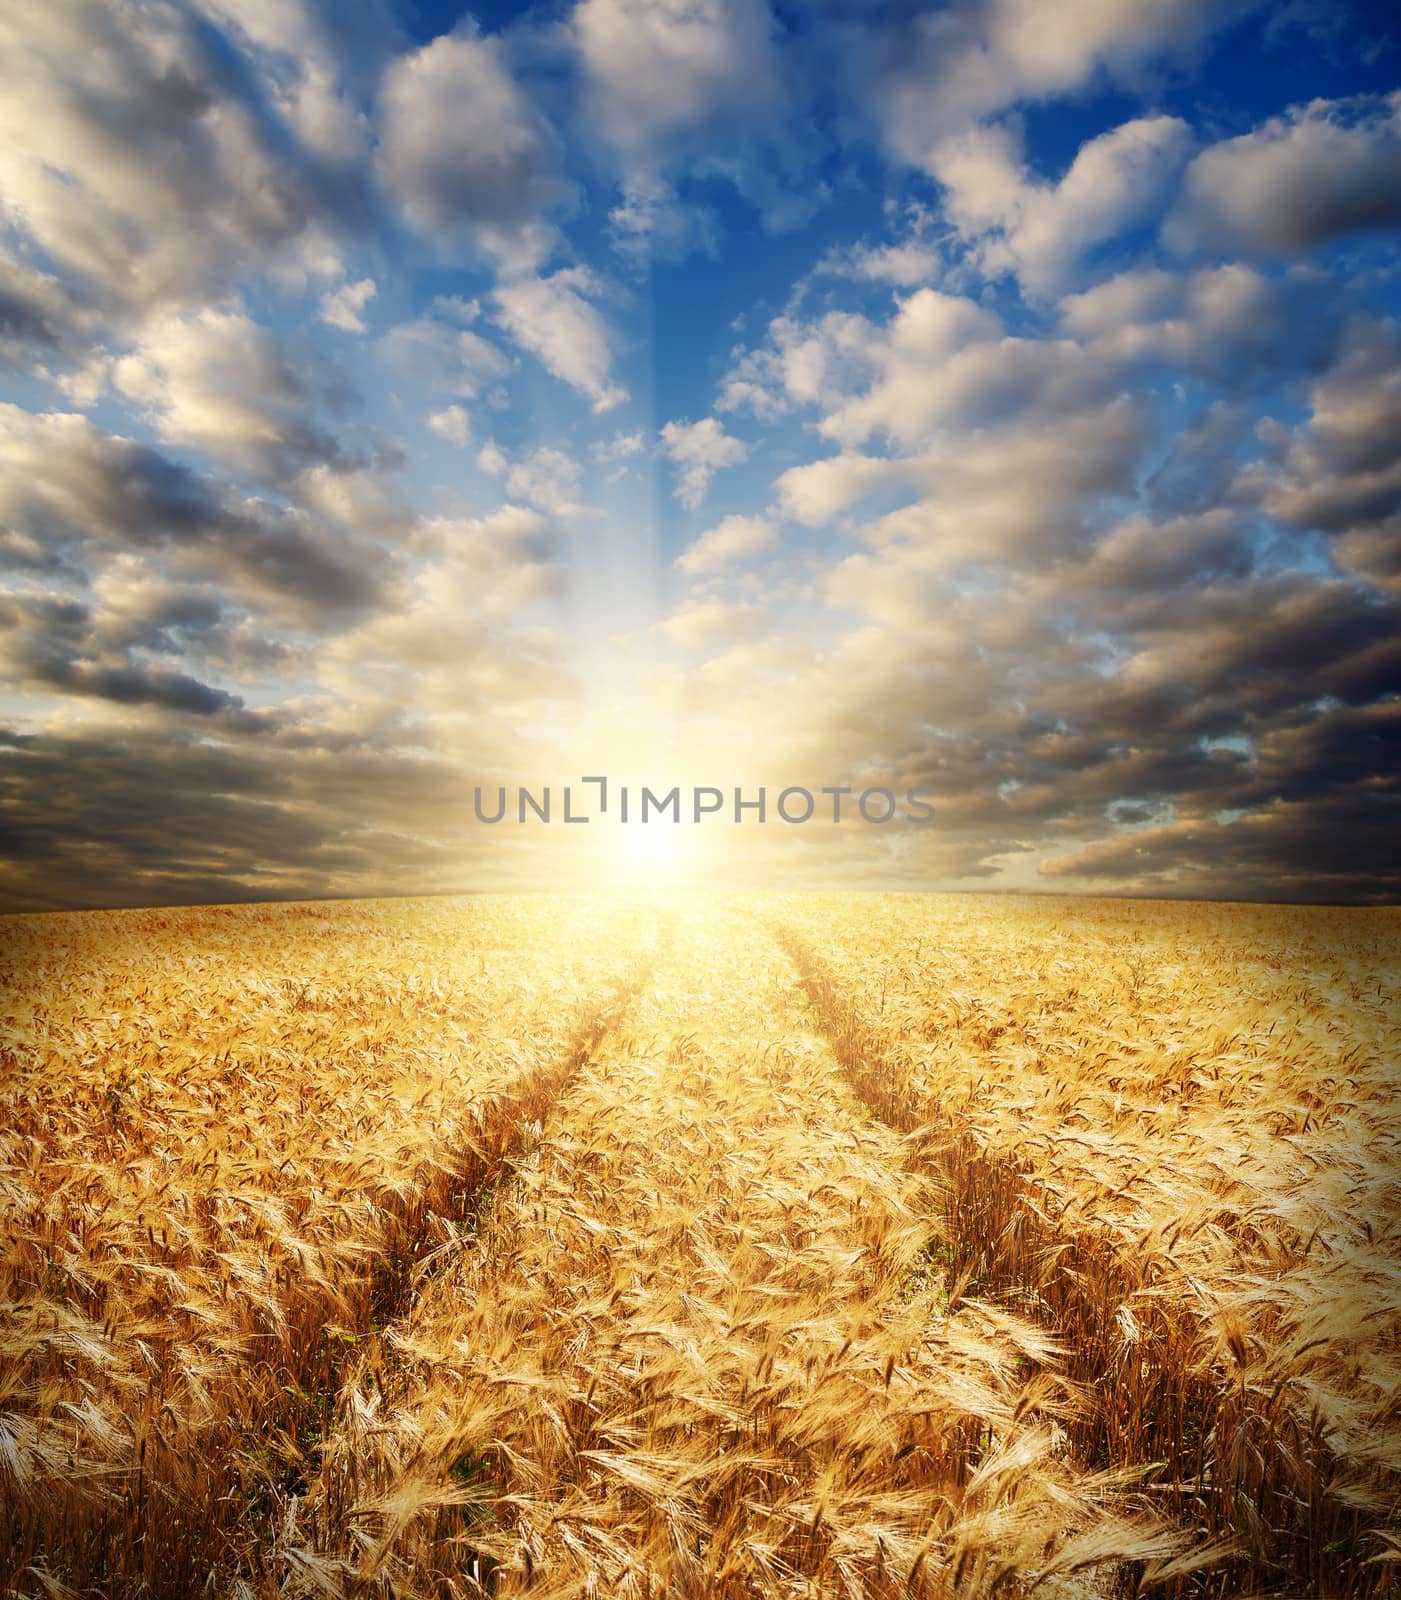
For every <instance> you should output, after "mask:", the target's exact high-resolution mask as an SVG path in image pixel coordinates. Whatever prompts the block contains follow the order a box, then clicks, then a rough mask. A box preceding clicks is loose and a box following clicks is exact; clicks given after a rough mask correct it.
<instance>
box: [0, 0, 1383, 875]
mask: <svg viewBox="0 0 1401 1600" xmlns="http://www.w3.org/2000/svg"><path fill="white" fill-rule="evenodd" d="M0 61H3V62H4V63H5V65H4V66H3V67H0V73H4V74H7V75H8V77H9V80H10V81H9V82H8V84H6V85H5V86H4V89H5V92H4V94H3V95H2V96H0V102H2V103H3V107H4V109H3V110H0V149H2V150H3V151H4V154H0V358H3V372H0V404H3V406H4V409H3V411H0V563H3V565H0V584H2V585H3V591H0V672H3V674H4V680H5V681H4V685H3V688H0V753H3V779H0V783H2V784H3V787H0V797H3V810H0V818H3V821H0V830H2V831H0V839H3V848H4V853H5V856H6V860H5V862H4V864H3V874H0V890H2V891H3V893H4V894H5V896H6V898H7V899H8V901H9V902H10V903H11V904H14V905H17V906H44V905H63V904H108V903H144V902H149V901H153V900H164V899H176V900H208V899H237V898H244V897H247V896H250V895H274V896H275V895H284V894H322V893H336V894H342V893H381V892H399V891H418V890H421V889H428V888H432V889H438V888H441V889H456V888H474V887H513V886H534V887H550V886H553V885H556V884H564V883H573V882H581V881H594V880H595V879H596V877H597V874H598V872H599V871H600V870H603V871H605V872H611V871H612V870H613V868H614V866H615V865H616V859H617V858H616V857H615V855H613V854H609V853H606V852H605V855H604V856H603V857H602V858H600V857H599V854H598V851H599V849H600V848H601V846H600V845H599V843H598V840H597V836H596V835H591V836H590V843H589V844H588V846H587V847H585V846H584V845H583V844H582V842H580V843H577V844H576V843H573V842H571V843H570V844H569V845H568V846H566V841H565V840H563V839H562V838H560V837H559V836H558V834H557V833H556V834H553V835H552V834H548V833H543V832H541V833H535V834H532V835H531V836H530V837H528V838H527V837H524V836H522V837H513V838H512V839H511V840H509V841H503V839H502V838H501V837H500V836H499V835H496V834H486V833H484V832H483V830H481V829H480V828H474V827H473V826H472V825H471V822H470V795H471V790H472V787H473V785H474V784H475V783H478V782H482V783H489V784H495V783H498V782H501V783H516V782H526V783H532V784H542V783H545V782H551V781H553V782H556V783H559V782H563V781H567V780H568V779H570V778H571V777H577V776H578V775H579V774H580V773H582V772H584V771H589V770H599V769H606V770H610V771H614V772H616V773H617V774H619V775H627V774H632V775H634V776H635V777H636V778H637V779H638V781H648V780H654V781H657V782H670V781H675V780H677V779H680V780H682V781H704V782H719V783H725V784H728V783H745V784H748V785H750V786H751V787H752V786H755V785H758V784H760V783H766V784H769V785H772V786H775V787H781V786H782V785H783V784H784V783H787V782H792V783H799V784H805V785H807V786H809V787H817V786H820V785H821V784H824V783H829V782H830V783H840V782H846V781H851V782H858V783H860V782H881V783H888V784H890V785H892V786H893V787H896V788H898V789H900V790H901V791H903V790H904V789H905V788H907V787H909V786H911V785H913V784H915V783H918V784H921V785H923V786H925V787H927V788H930V789H931V790H933V791H934V792H935V794H936V795H937V797H938V802H939V815H940V819H941V821H940V825H939V827H938V828H937V829H932V830H931V829H920V830H914V829H912V828H907V827H905V826H903V825H900V826H897V827H895V828H893V829H890V830H888V831H886V832H883V833H879V834H878V835H877V834H873V833H872V831H871V830H869V829H867V830H864V831H863V830H862V829H860V828H859V827H852V828H840V829H837V828H834V829H830V830H828V831H826V832H819V831H818V830H784V829H781V828H780V829H777V830H775V829H773V828H768V829H757V828H756V829H754V830H750V831H746V832H745V833H744V836H743V837H742V838H741V837H738V836H734V837H726V838H724V839H719V838H718V837H715V836H713V835H712V836H711V837H710V838H709V839H708V840H707V841H706V842H705V848H704V849H703V850H700V851H699V852H697V851H696V850H695V849H694V848H693V847H694V846H695V845H696V841H695V840H691V841H689V842H688V845H687V849H688V850H690V851H691V854H692V857H693V860H692V863H691V864H692V866H693V867H694V868H695V869H696V870H700V871H703V873H704V875H705V876H706V877H707V878H713V879H715V880H716V881H734V882H739V883H754V882H763V883H774V884H780V885H783V884H792V885H804V886H827V885H832V886H840V885H842V884H846V883H853V884H854V883H862V884H882V885H890V886H926V885H927V886H938V887H1001V888H1043V889H1053V890H1056V891H1058V892H1131V893H1153V894H1180V895H1181V894H1185V895H1200V896H1203V897H1210V896H1213V895H1228V896H1243V897H1262V898H1285V899H1325V900H1326V899H1341V900H1354V899H1378V898H1381V899H1392V898H1395V895H1396V893H1397V889H1398V886H1401V879H1398V875H1397V868H1396V865H1395V862H1394V859H1393V858H1394V850H1388V849H1387V848H1386V845H1385V841H1388V840H1390V839H1391V838H1393V837H1394V834H1395V827H1396V822H1397V818H1396V805H1397V793H1396V787H1395V782H1396V780H1395V776H1394V774H1395V771H1396V768H1397V763H1396V759H1395V754H1396V742H1397V729H1398V726H1399V725H1401V713H1398V701H1397V689H1398V676H1401V645H1398V642H1397V641H1398V635H1399V634H1401V629H1398V627H1397V622H1398V591H1401V533H1398V504H1401V444H1398V439H1401V330H1398V324H1397V313H1398V307H1399V305H1401V280H1398V274H1397V257H1396V237H1397V234H1396V229H1397V227H1398V224H1401V99H1398V93H1399V92H1401V30H1398V29H1397V27H1396V25H1395V23H1394V21H1393V20H1391V19H1389V18H1388V15H1387V10H1386V8H1383V7H1380V6H1370V5H1363V4H1353V5H1348V4H1321V3H1319V4H1311V3H1308V0H1292V3H1287V4H1274V5H1270V4H1263V3H1252V0H1232V3H1228V4H1207V3H1205V0H1111V3H1108V4H1105V5H1102V6H1097V7H1094V8H1087V7H1084V6H1082V5H1078V4H1072V3H1070V0H1038V3H1035V4H1033V3H1032V0H965V3H958V4H950V5H935V6H924V5H918V4H909V5H900V6H890V5H876V4H873V3H865V0H846V3H843V4H827V5H817V4H812V5H804V4H792V5H781V6H780V5H771V4H769V3H767V0H651V3H643V0H578V3H576V4H572V5H556V6H542V7H533V8H523V7H513V6H504V5H498V6H491V7H479V8H476V9H474V10H462V9H459V8H456V7H443V6H439V5H426V4H416V5H410V4H397V5H396V4H394V3H392V0H363V3H361V4H355V5H338V6H332V5H331V4H330V3H329V0H326V3H324V4H321V3H317V0H198V3H195V0H191V3H188V4H176V3H173V0H155V3H152V4H148V5H144V6H137V5H135V4H127V3H125V0H118V3H114V4H101V5H100V4H97V3H81V0H63V3H60V4H54V5H50V6H45V7H42V8H25V9H24V10H23V11H22V12H20V13H18V14H16V15H14V16H11V17H8V18H7V19H5V20H4V21H3V22H0ZM614 849H615V845H614V844H609V845H608V847H607V851H610V852H611V851H613V850H614ZM570 851H573V853H572V854H571V853H570ZM655 867H656V855H655V852H654V851H653V852H650V853H649V854H648V855H647V857H646V862H645V870H646V871H647V872H649V873H650V872H653V871H654V870H655Z"/></svg>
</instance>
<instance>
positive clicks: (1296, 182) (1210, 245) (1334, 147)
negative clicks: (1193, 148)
mask: <svg viewBox="0 0 1401 1600" xmlns="http://www.w3.org/2000/svg"><path fill="white" fill-rule="evenodd" d="M1355 110H1356V108H1355V107H1354V106H1349V105H1344V104H1340V103H1339V102H1336V101H1327V100H1315V101H1314V102H1313V103H1312V104H1310V105H1307V106H1304V107H1302V108H1299V109H1296V110H1294V111H1291V112H1290V113H1289V114H1288V115H1287V116H1283V117H1273V118H1271V119H1270V121H1269V122H1267V123H1266V124H1265V125H1264V127H1262V128H1259V129H1257V130H1256V131H1255V132H1254V133H1248V134H1244V135H1242V136H1241V137H1240V138H1238V139H1227V140H1224V141H1223V142H1222V143H1220V144H1217V145H1213V146H1212V147H1211V148H1210V149H1209V150H1203V151H1202V153H1201V154H1200V155H1199V156H1198V157H1197V158H1196V160H1195V161H1193V163H1192V165H1191V168H1190V170H1189V172H1188V174H1187V182H1186V186H1185V192H1184V193H1183V196H1182V199H1181V201H1180V202H1179V204H1178V205H1177V207H1176V209H1175V210H1174V211H1173V213H1172V215H1171V216H1170V217H1169V218H1168V219H1167V222H1166V223H1165V225H1164V228H1163V236H1164V239H1165V240H1166V242H1167V243H1168V244H1169V245H1171V246H1173V247H1175V248H1177V249H1183V250H1191V249H1200V250H1206V251H1210V252H1217V251H1242V250H1244V251H1253V252H1257V253H1262V254H1272V255H1297V254H1301V253H1303V252H1305V251H1308V250H1311V249H1314V248H1316V247H1317V246H1319V245H1322V244H1326V243H1327V242H1328V241H1329V240H1330V239H1334V238H1338V237H1341V236H1344V235H1346V234H1350V233H1357V232H1361V231H1362V230H1364V229H1368V228H1385V227H1392V228H1394V227H1401V94H1396V95H1393V96H1392V97H1391V98H1390V100H1389V101H1379V102H1373V103H1371V104H1369V105H1368V106H1367V108H1366V111H1365V113H1364V114H1363V115H1361V116H1360V117H1358V118H1357V119H1356V120H1350V114H1352V113H1355Z"/></svg>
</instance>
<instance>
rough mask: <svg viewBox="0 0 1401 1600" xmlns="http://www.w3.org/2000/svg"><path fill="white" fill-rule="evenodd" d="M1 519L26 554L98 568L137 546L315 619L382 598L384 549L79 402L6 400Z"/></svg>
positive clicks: (271, 609) (0, 418) (273, 607)
mask: <svg viewBox="0 0 1401 1600" xmlns="http://www.w3.org/2000/svg"><path fill="white" fill-rule="evenodd" d="M0 527H3V528H4V529H5V530H6V532H7V538H8V542H9V544H10V547H11V550H12V553H13V555H14V557H15V559H16V562H17V564H21V565H29V566H36V567H39V568H41V569H42V568H44V567H46V566H47V567H50V568H52V567H53V566H54V565H55V564H57V563H59V562H60V561H66V562H67V563H68V564H69V565H71V566H72V567H75V568H76V569H78V570H80V571H86V570H88V568H89V567H90V566H91V564H92V563H93V562H94V561H101V560H103V559H106V558H108V557H110V556H112V555H114V554H117V553H120V552H122V551H125V550H133V549H135V550H147V551H151V552H162V553H164V556H165V558H166V560H167V561H168V562H169V564H170V566H171V568H172V569H173V570H175V571H178V572H183V573H185V574H187V575H190V576H205V577H209V578H213V579H216V580H218V581H220V582H222V583H223V584H225V585H226V586H227V589H228V591H229V592H230V593H231V594H232V595H235V596H238V597H240V598H241V599H242V600H243V601H244V602H245V603H248V604H253V605H256V606H257V608H258V609H260V610H264V611H267V612H268V613H269V614H270V615H271V616H276V615H281V616H283V617H284V618H286V617H296V618H298V619H300V620H301V621H302V622H303V623H306V624H312V623H314V622H316V621H317V620H318V619H320V620H322V621H323V622H324V621H331V620H334V619H335V618H336V617H338V616H345V615H347V614H354V613H356V612H359V611H363V610H365V609H368V608H370V607H372V606H374V605H375V604H376V603H378V602H381V601H382V600H383V599H384V597H385V595H386V593H387V589H388V586H389V585H390V584H391V583H392V572H391V570H390V567H389V564H388V563H387V562H386V557H385V554H384V552H383V551H382V550H381V549H379V548H378V547H377V546H374V545H371V544H369V543H367V542H365V541H362V540H357V539H356V538H354V537H353V536H351V535H350V534H348V533H347V532H345V531H344V530H338V531H335V532H333V531H332V530H331V528H330V527H329V526H328V525H326V524H325V523H324V522H322V521H320V520H318V519H317V518H316V517H315V516H313V515H312V514H310V513H309V512H307V511H304V510H300V509H298V508H296V507H281V508H279V507H277V506H275V505H273V504H271V503H269V502H266V501H263V500H244V499H241V498H240V497H239V496H237V495H236V494H234V493H232V492H231V491H229V490H228V489H226V488H224V487H222V486H221V485H218V484H217V483H215V482H214V481H213V480H211V479H207V478H204V477H201V476H200V475H199V474H197V473H196V472H194V471H193V470H192V469H191V468H189V467H187V466H185V465H184V464H183V463H181V462H178V461H175V460H174V459H172V458H170V457H168V456H165V455H163V454H162V453H161V452H160V451H158V450H154V449H152V448H150V447H149V446H146V445H142V444H138V443H136V442H135V441H133V440H131V439H124V438H119V437H116V436H114V435H111V434H107V433H104V432H102V430H100V429H99V428H96V427H95V426H94V425H93V424H92V423H90V422H89V421H88V420H87V419H86V418H85V417H81V416H77V415H74V414H64V413H48V414H42V415H35V414H32V413H30V412H27V411H23V410H21V409H20V408H19V407H16V406H0Z"/></svg>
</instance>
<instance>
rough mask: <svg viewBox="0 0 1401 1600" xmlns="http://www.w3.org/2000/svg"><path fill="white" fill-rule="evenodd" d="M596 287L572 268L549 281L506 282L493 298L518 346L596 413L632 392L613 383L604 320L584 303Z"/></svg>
mask: <svg viewBox="0 0 1401 1600" xmlns="http://www.w3.org/2000/svg"><path fill="white" fill-rule="evenodd" d="M597 287H598V285H597V283H596V280H595V279H594V277H593V275H592V274H591V273H589V272H587V271H584V270H582V269H580V268H568V269H564V270H561V271H559V272H556V273H554V274H553V275H552V276H551V277H548V278H535V277H529V278H518V279H515V280H514V281H510V282H506V283H503V284H501V285H500V286H499V287H498V288H497V290H496V293H495V296H494V299H495V301H496V304H497V307H498V308H499V311H500V316H499V321H500V322H501V324H502V326H503V327H504V328H505V329H506V331H507V332H508V333H509V334H510V335H511V337H512V338H513V339H514V340H515V341H516V343H517V344H519V345H520V346H521V347H522V348H523V349H526V350H529V351H530V352H531V354H532V355H534V356H535V357H536V358H537V359H538V360H539V361H540V362H541V364H542V365H543V366H544V367H545V368H546V369H547V370H548V371H550V372H552V373H553V374H554V375H555V377H557V378H559V379H560V380H561V381H562V382H564V383H567V384H568V385H569V386H570V387H571V388H572V389H577V390H578V391H579V393H580V394H583V395H586V396H587V397H588V398H589V399H590V400H592V401H593V409H594V410H595V411H596V412H597V411H607V410H609V409H610V408H611V407H613V406H615V405H617V404H619V402H621V401H623V400H626V399H627V391H626V390H624V389H622V388H620V387H619V386H618V385H617V384H615V383H612V382H610V381H609V368H610V366H611V364H612V355H611V353H610V351H609V348H608V334H607V330H606V328H605V326H604V322H603V318H602V317H601V316H600V315H599V314H598V312H597V310H595V308H594V307H593V306H591V305H590V304H589V302H588V301H587V300H585V299H584V295H585V294H589V293H593V292H596V290H597Z"/></svg>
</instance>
